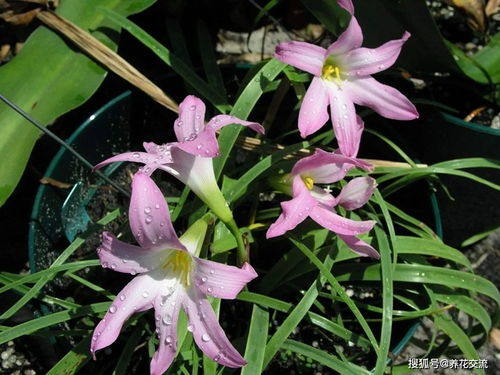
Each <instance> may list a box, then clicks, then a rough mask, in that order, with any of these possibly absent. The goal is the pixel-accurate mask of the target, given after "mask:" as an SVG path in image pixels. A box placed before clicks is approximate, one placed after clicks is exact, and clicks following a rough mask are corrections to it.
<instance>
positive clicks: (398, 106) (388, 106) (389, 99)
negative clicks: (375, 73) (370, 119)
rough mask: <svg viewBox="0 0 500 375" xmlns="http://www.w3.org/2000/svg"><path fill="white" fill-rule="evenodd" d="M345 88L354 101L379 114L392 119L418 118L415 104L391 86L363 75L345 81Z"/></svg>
mask: <svg viewBox="0 0 500 375" xmlns="http://www.w3.org/2000/svg"><path fill="white" fill-rule="evenodd" d="M345 89H346V90H348V91H349V95H350V97H351V98H352V100H353V101H354V103H356V104H359V105H364V106H366V107H369V108H371V109H373V110H374V111H375V112H377V113H378V114H379V115H381V116H384V117H386V118H390V119H394V120H413V119H416V118H418V112H417V109H416V108H415V106H414V105H413V104H412V103H411V102H410V101H409V100H408V98H407V97H406V96H404V95H403V94H401V93H400V92H399V91H398V90H396V89H395V88H393V87H391V86H387V85H384V84H382V83H380V82H377V81H376V80H375V79H374V78H371V77H365V78H360V79H356V80H353V81H346V82H345Z"/></svg>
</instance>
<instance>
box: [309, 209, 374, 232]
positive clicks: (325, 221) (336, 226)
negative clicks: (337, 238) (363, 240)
mask: <svg viewBox="0 0 500 375" xmlns="http://www.w3.org/2000/svg"><path fill="white" fill-rule="evenodd" d="M311 219H313V220H314V221H315V222H317V223H318V224H319V225H321V226H322V227H323V228H326V229H329V230H331V231H332V232H335V233H337V234H345V235H348V236H354V235H357V234H362V233H366V232H368V231H369V230H371V229H372V228H373V226H374V225H375V222H374V221H373V220H366V221H354V220H350V219H346V218H345V217H342V216H340V215H338V214H336V213H335V211H334V210H333V209H332V208H329V207H325V206H322V205H318V206H316V207H315V208H314V209H313V210H312V212H311Z"/></svg>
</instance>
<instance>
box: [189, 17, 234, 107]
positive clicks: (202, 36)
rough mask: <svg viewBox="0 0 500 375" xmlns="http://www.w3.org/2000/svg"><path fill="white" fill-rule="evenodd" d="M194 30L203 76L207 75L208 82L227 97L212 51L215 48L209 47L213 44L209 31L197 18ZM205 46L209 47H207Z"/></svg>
mask: <svg viewBox="0 0 500 375" xmlns="http://www.w3.org/2000/svg"><path fill="white" fill-rule="evenodd" d="M196 31H197V35H198V44H199V46H200V55H201V62H202V64H203V69H204V70H205V76H206V77H207V81H208V84H209V85H210V86H211V87H213V88H214V89H215V90H217V91H218V92H220V93H221V95H223V96H224V97H227V93H226V87H225V85H224V80H223V79H222V73H221V71H220V68H219V65H218V64H217V58H216V56H215V53H214V51H215V48H211V47H212V46H214V45H215V44H214V43H213V41H212V38H211V37H210V32H209V30H208V28H207V25H206V24H205V22H203V21H202V20H199V21H198V24H197V28H196ZM207 46H210V47H208V48H207Z"/></svg>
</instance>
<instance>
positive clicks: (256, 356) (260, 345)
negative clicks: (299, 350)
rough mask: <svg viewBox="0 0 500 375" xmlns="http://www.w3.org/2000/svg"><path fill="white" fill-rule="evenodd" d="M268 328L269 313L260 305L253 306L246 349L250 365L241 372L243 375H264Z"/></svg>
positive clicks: (246, 357) (246, 356)
mask: <svg viewBox="0 0 500 375" xmlns="http://www.w3.org/2000/svg"><path fill="white" fill-rule="evenodd" d="M268 328H269V312H268V311H267V310H265V309H263V308H262V307H259V306H258V305H253V309H252V318H251V320H250V328H249V330H248V339H247V346H246V349H245V359H246V361H247V362H248V363H247V365H246V366H245V367H243V369H242V370H241V375H260V374H262V369H263V368H262V367H263V366H262V365H263V363H264V353H265V351H266V342H267V331H268Z"/></svg>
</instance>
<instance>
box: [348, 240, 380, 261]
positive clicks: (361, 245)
mask: <svg viewBox="0 0 500 375" xmlns="http://www.w3.org/2000/svg"><path fill="white" fill-rule="evenodd" d="M338 236H339V237H340V238H341V239H342V241H344V242H345V243H346V244H347V246H349V248H350V249H351V250H352V251H354V252H355V253H357V254H359V255H361V256H362V257H371V258H375V259H379V258H380V254H379V253H378V251H377V250H375V249H374V248H373V247H372V246H371V245H370V244H367V243H366V242H365V241H362V240H360V239H359V238H357V237H354V236H345V235H342V234H339V235H338Z"/></svg>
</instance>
